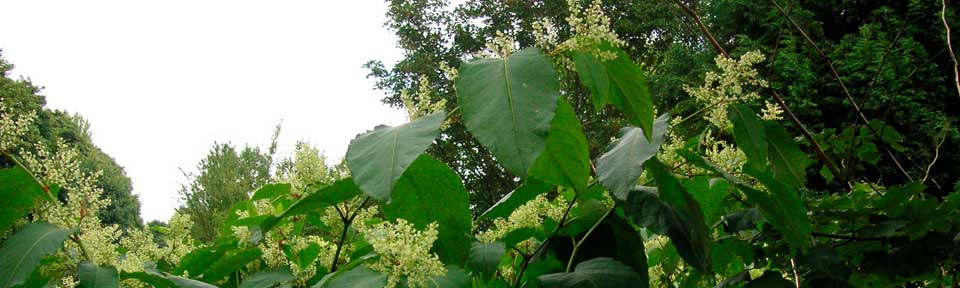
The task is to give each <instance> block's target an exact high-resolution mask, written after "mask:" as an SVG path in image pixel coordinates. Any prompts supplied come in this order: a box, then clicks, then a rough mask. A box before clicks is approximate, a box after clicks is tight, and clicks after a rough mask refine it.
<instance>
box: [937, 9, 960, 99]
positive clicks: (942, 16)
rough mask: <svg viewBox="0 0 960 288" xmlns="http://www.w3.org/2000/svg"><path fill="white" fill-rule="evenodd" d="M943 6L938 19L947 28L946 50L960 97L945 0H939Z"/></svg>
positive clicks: (959, 77) (959, 76)
mask: <svg viewBox="0 0 960 288" xmlns="http://www.w3.org/2000/svg"><path fill="white" fill-rule="evenodd" d="M941 2H943V8H942V10H940V19H943V28H946V29H947V50H950V59H953V84H954V85H955V86H956V87H957V97H960V72H958V71H957V66H960V63H957V55H956V54H953V44H952V43H951V42H950V38H951V33H950V24H948V23H947V0H941Z"/></svg>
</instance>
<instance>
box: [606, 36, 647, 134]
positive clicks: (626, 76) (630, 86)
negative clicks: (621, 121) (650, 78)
mask: <svg viewBox="0 0 960 288" xmlns="http://www.w3.org/2000/svg"><path fill="white" fill-rule="evenodd" d="M610 50H611V51H613V52H615V53H616V55H617V58H616V59H613V60H608V61H606V62H603V64H604V66H605V67H606V68H607V73H609V76H610V87H611V92H613V93H612V94H613V96H611V97H610V101H611V103H613V105H614V106H617V107H619V108H620V109H621V110H623V114H624V115H625V116H626V117H627V120H628V121H630V123H633V125H637V126H640V128H641V129H643V133H644V136H646V138H647V140H652V139H654V133H653V132H656V128H654V125H655V124H654V119H653V117H654V115H653V99H652V98H651V97H650V91H649V90H648V89H647V83H646V80H645V79H644V75H643V69H641V68H640V66H637V64H635V63H633V60H630V56H627V53H626V52H624V51H623V50H620V49H619V48H611V49H610Z"/></svg>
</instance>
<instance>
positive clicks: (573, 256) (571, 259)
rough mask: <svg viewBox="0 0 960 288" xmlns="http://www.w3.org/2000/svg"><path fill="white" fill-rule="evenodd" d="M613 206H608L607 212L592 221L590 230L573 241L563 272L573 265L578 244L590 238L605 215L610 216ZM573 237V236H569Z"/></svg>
mask: <svg viewBox="0 0 960 288" xmlns="http://www.w3.org/2000/svg"><path fill="white" fill-rule="evenodd" d="M613 210H614V207H610V210H607V213H604V214H603V217H600V220H598V221H597V223H594V224H593V226H592V227H590V230H587V233H586V234H584V235H583V238H580V240H579V241H576V242H574V243H573V252H570V259H567V270H566V271H565V272H570V268H572V267H573V259H574V258H575V257H576V256H577V250H579V249H580V246H581V245H583V242H584V241H587V238H590V234H592V233H593V230H596V229H597V226H600V223H603V220H606V219H607V216H610V212H613ZM570 239H573V238H570Z"/></svg>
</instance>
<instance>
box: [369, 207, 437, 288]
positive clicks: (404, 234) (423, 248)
mask: <svg viewBox="0 0 960 288" xmlns="http://www.w3.org/2000/svg"><path fill="white" fill-rule="evenodd" d="M396 222H397V223H396V224H394V223H390V222H381V223H378V224H374V225H370V226H366V225H358V226H357V230H358V231H360V233H362V234H363V237H364V239H366V241H367V242H368V243H370V245H372V246H373V250H374V251H376V252H377V254H379V255H380V259H379V260H378V261H377V262H375V263H373V264H370V265H369V267H370V269H373V270H376V271H380V272H383V273H385V274H386V275H387V286H386V287H387V288H393V287H396V286H397V284H398V283H400V280H401V279H402V278H403V277H407V286H409V287H426V286H427V280H428V279H429V278H430V277H436V276H442V275H444V274H446V273H447V269H446V268H444V267H443V263H441V262H440V259H439V258H438V257H437V255H436V254H433V253H430V248H431V247H433V242H434V241H437V235H438V232H437V223H436V222H434V223H430V225H427V229H426V230H424V231H419V230H417V229H416V228H415V227H414V226H413V224H410V223H408V222H407V220H404V219H397V221H396Z"/></svg>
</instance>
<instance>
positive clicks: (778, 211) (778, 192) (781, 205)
mask: <svg viewBox="0 0 960 288" xmlns="http://www.w3.org/2000/svg"><path fill="white" fill-rule="evenodd" d="M743 172H744V173H746V174H748V175H750V176H753V177H754V178H756V179H757V180H760V183H762V184H763V186H766V187H767V190H769V192H766V191H751V192H747V191H746V190H744V189H741V191H743V192H744V194H747V198H751V194H754V196H753V197H752V198H754V199H756V200H757V201H758V202H757V204H758V206H759V207H760V212H767V213H765V214H764V217H766V218H767V220H769V221H770V222H771V224H773V227H774V228H777V230H779V231H780V233H783V236H784V237H785V238H787V242H790V246H791V247H793V249H794V250H799V251H803V250H804V249H806V248H807V244H808V241H810V232H812V231H813V226H812V225H811V224H810V219H808V218H807V207H806V206H804V204H803V200H801V199H800V195H799V194H798V193H797V190H795V189H794V188H793V187H790V186H788V185H786V184H783V183H780V181H777V180H776V179H774V178H773V176H771V175H770V173H769V172H760V171H753V169H752V168H750V167H749V166H748V165H744V166H743ZM744 186H746V185H744ZM743 188H748V187H743ZM751 189H752V188H751ZM761 195H762V196H761ZM767 214H771V215H767Z"/></svg>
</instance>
